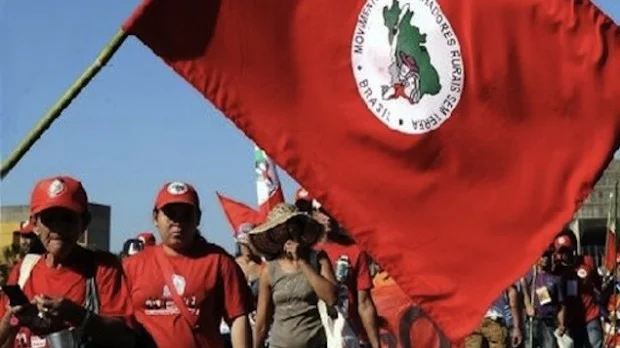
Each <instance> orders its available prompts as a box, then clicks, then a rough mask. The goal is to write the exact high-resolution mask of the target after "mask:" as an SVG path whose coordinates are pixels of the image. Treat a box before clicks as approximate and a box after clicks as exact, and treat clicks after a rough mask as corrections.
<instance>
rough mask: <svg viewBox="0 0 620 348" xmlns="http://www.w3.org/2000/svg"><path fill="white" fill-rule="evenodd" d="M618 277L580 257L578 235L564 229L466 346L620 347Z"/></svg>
mask: <svg viewBox="0 0 620 348" xmlns="http://www.w3.org/2000/svg"><path fill="white" fill-rule="evenodd" d="M618 262H620V254H619V255H618V257H617V260H616V263H618ZM619 275H620V273H618V271H613V270H612V271H611V272H610V271H607V270H605V269H604V267H597V266H596V264H595V262H594V259H593V258H592V257H591V256H587V255H578V253H577V249H576V238H575V235H574V233H573V232H572V231H570V230H564V231H562V232H560V233H559V234H558V235H557V236H556V238H555V240H554V241H553V243H552V244H551V245H549V247H548V248H547V249H546V250H545V252H544V253H543V255H541V256H540V258H539V259H538V260H537V262H536V264H535V265H534V266H533V267H532V269H531V270H530V271H529V272H528V273H527V274H525V275H524V276H523V277H522V278H520V279H519V280H517V281H516V282H515V283H514V284H513V285H511V286H510V287H509V288H508V289H506V290H505V291H504V292H503V293H502V294H500V295H499V296H498V298H497V299H496V300H495V301H494V302H493V304H492V306H491V307H490V308H489V310H488V311H487V313H486V315H485V317H484V319H483V321H482V323H481V324H480V327H479V328H478V329H477V330H476V331H475V332H473V333H472V334H471V335H470V336H469V337H468V338H467V339H466V341H465V344H466V346H467V347H480V346H481V344H482V343H483V342H485V343H486V344H488V346H489V347H506V346H507V342H510V343H511V344H512V346H513V347H518V346H520V345H522V344H523V345H524V346H525V347H528V348H529V347H541V348H552V347H558V346H559V347H565V346H571V347H587V348H602V347H614V348H615V347H620V335H618V333H617V332H618V330H617V329H616V327H617V326H618V325H617V324H620V322H618V323H617V320H618V319H620V316H618V314H617V308H620V307H619V305H620V302H618V299H617V295H616V293H617V291H618V289H619V287H618V286H619V285H618V282H617V281H616V279H617V277H618V276H619Z"/></svg>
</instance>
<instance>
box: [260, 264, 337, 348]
mask: <svg viewBox="0 0 620 348" xmlns="http://www.w3.org/2000/svg"><path fill="white" fill-rule="evenodd" d="M268 267H269V276H270V277H271V292H272V300H273V306H274V315H273V324H272V326H271V332H270V335H269V347H274V348H305V347H309V348H310V347H312V348H314V347H325V345H326V338H325V331H324V329H323V324H322V323H321V317H320V315H319V310H318V308H317V302H318V297H317V295H316V293H315V292H314V290H313V289H312V286H310V283H309V282H308V280H307V279H306V277H305V276H304V274H303V273H302V272H301V271H298V272H295V273H284V272H283V271H282V268H281V267H280V264H279V263H278V261H277V260H274V261H270V262H269V266H268Z"/></svg>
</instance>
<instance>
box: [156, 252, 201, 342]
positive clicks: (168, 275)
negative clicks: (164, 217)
mask: <svg viewBox="0 0 620 348" xmlns="http://www.w3.org/2000/svg"><path fill="white" fill-rule="evenodd" d="M155 260H156V261H157V264H158V266H159V269H160V270H161V271H162V274H163V276H164V280H165V281H166V285H168V289H170V295H171V296H172V299H173V300H174V303H175V304H176V306H177V308H178V309H179V311H180V312H181V315H182V316H183V318H185V321H186V322H187V323H188V324H189V325H190V327H191V329H192V330H194V329H195V328H196V327H197V322H198V316H196V315H194V314H192V313H191V312H190V311H189V309H187V306H185V302H184V301H183V299H182V298H181V296H180V295H179V294H178V293H177V288H176V287H175V286H174V284H173V283H172V275H173V274H174V273H173V271H172V265H171V264H170V262H169V261H168V260H167V259H166V256H165V255H164V252H163V250H162V249H161V248H160V247H158V248H157V249H156V250H155Z"/></svg>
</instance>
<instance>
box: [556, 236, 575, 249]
mask: <svg viewBox="0 0 620 348" xmlns="http://www.w3.org/2000/svg"><path fill="white" fill-rule="evenodd" d="M553 247H554V248H555V250H560V249H562V248H569V249H570V248H572V247H573V241H572V240H571V238H570V237H569V236H559V237H557V238H556V239H555V240H554V241H553Z"/></svg>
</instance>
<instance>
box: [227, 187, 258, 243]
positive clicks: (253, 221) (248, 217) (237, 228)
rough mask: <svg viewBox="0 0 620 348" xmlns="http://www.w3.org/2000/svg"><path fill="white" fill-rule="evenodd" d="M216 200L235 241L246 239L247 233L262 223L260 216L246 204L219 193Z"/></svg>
mask: <svg viewBox="0 0 620 348" xmlns="http://www.w3.org/2000/svg"><path fill="white" fill-rule="evenodd" d="M217 198H218V199H219V201H220V204H221V205H222V209H224V214H226V218H227V219H228V223H230V227H231V228H232V231H233V237H234V238H235V239H236V240H239V239H243V238H247V233H248V232H249V231H250V230H251V229H252V228H254V227H255V226H257V225H258V224H260V223H261V222H262V217H261V214H260V213H259V212H258V211H256V210H254V209H253V208H251V207H250V206H248V205H247V204H244V203H241V202H237V201H235V200H233V199H230V198H228V197H226V196H224V195H222V194H220V193H217Z"/></svg>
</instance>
